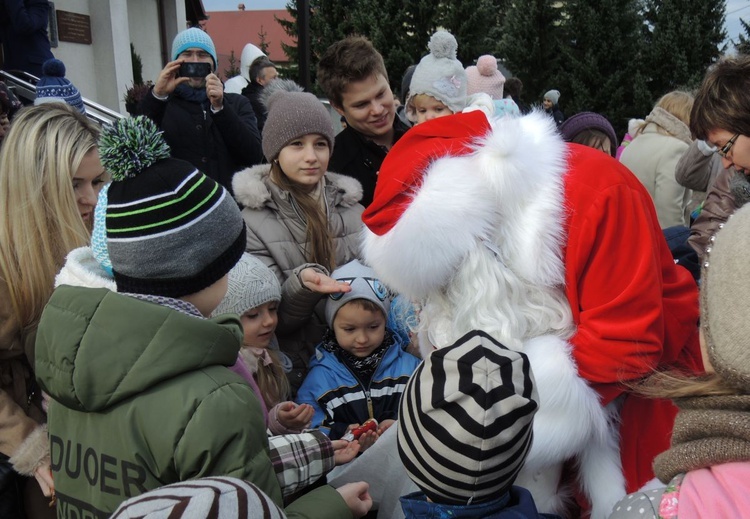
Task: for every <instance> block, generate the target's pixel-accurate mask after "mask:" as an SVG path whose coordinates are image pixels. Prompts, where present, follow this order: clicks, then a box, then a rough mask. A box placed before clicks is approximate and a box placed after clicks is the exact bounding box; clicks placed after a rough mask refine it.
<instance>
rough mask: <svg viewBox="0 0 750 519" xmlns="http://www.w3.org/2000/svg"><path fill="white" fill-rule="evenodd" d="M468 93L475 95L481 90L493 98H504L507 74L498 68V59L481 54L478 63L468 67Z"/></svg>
mask: <svg viewBox="0 0 750 519" xmlns="http://www.w3.org/2000/svg"><path fill="white" fill-rule="evenodd" d="M466 78H467V79H468V84H467V85H466V94H467V95H473V94H478V93H479V92H484V93H485V94H488V95H489V96H490V97H491V98H492V99H502V98H503V87H504V86H505V76H503V73H502V72H500V71H499V70H498V69H497V59H495V57H494V56H490V55H489V54H485V55H484V56H479V59H478V60H477V64H476V65H472V66H470V67H466Z"/></svg>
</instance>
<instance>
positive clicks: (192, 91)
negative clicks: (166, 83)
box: [174, 83, 208, 105]
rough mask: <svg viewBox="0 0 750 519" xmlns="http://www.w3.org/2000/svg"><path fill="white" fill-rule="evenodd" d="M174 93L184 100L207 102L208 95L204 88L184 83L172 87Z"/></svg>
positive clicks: (201, 103) (200, 103) (199, 102)
mask: <svg viewBox="0 0 750 519" xmlns="http://www.w3.org/2000/svg"><path fill="white" fill-rule="evenodd" d="M174 95H176V96H177V97H179V98H180V99H184V100H185V101H190V102H192V103H198V104H199V105H203V104H205V103H207V102H208V95H207V94H206V89H205V88H193V87H190V86H188V85H186V84H184V83H182V84H180V85H177V87H176V88H175V89H174Z"/></svg>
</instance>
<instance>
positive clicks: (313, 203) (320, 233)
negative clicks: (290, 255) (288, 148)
mask: <svg viewBox="0 0 750 519" xmlns="http://www.w3.org/2000/svg"><path fill="white" fill-rule="evenodd" d="M271 180H272V181H273V183H274V184H276V185H277V186H279V187H280V188H281V189H283V190H285V191H288V192H289V194H290V195H291V196H292V200H293V202H294V203H296V204H297V207H299V209H300V210H301V211H302V216H303V218H304V220H305V223H306V227H305V229H306V230H305V233H306V236H305V259H307V261H309V262H311V263H317V264H318V265H322V266H323V267H325V268H327V269H328V271H329V272H333V270H334V269H335V268H336V256H335V252H336V247H335V244H334V242H333V236H332V235H331V230H330V228H329V227H328V214H327V213H326V210H325V209H324V208H322V207H321V205H320V203H319V201H318V200H316V199H315V198H313V197H312V196H310V194H309V193H307V192H305V191H304V190H303V189H302V188H301V187H300V186H298V185H297V184H295V183H294V182H292V181H291V180H290V179H289V177H287V176H286V174H285V173H284V172H283V171H282V170H281V166H279V163H278V161H274V162H273V163H271Z"/></svg>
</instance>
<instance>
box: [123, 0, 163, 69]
mask: <svg viewBox="0 0 750 519" xmlns="http://www.w3.org/2000/svg"><path fill="white" fill-rule="evenodd" d="M128 20H129V21H130V23H129V28H130V41H131V42H133V46H134V47H135V51H136V52H137V53H138V54H139V55H140V56H141V62H142V63H143V80H144V81H148V80H151V81H156V78H157V77H158V76H159V72H161V69H162V68H163V66H164V64H163V63H162V62H161V61H162V59H161V39H160V37H159V11H158V9H157V4H156V2H155V1H154V0H128ZM170 44H171V42H170Z"/></svg>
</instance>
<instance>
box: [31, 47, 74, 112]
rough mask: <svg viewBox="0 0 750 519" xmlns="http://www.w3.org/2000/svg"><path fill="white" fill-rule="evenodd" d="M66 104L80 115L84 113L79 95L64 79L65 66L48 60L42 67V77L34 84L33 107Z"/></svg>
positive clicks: (54, 60)
mask: <svg viewBox="0 0 750 519" xmlns="http://www.w3.org/2000/svg"><path fill="white" fill-rule="evenodd" d="M55 102H57V103H68V104H69V105H70V106H72V107H73V108H77V109H78V111H79V112H81V113H82V114H85V113H86V109H85V108H84V106H83V99H81V93H80V92H79V91H78V89H77V88H76V87H75V85H74V84H73V83H71V82H70V81H69V80H68V79H66V78H65V64H64V63H63V62H62V61H60V60H59V59H55V58H52V59H48V60H47V61H45V62H44V65H42V77H40V78H39V81H38V82H37V84H36V99H35V100H34V104H35V105H40V104H42V103H55Z"/></svg>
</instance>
